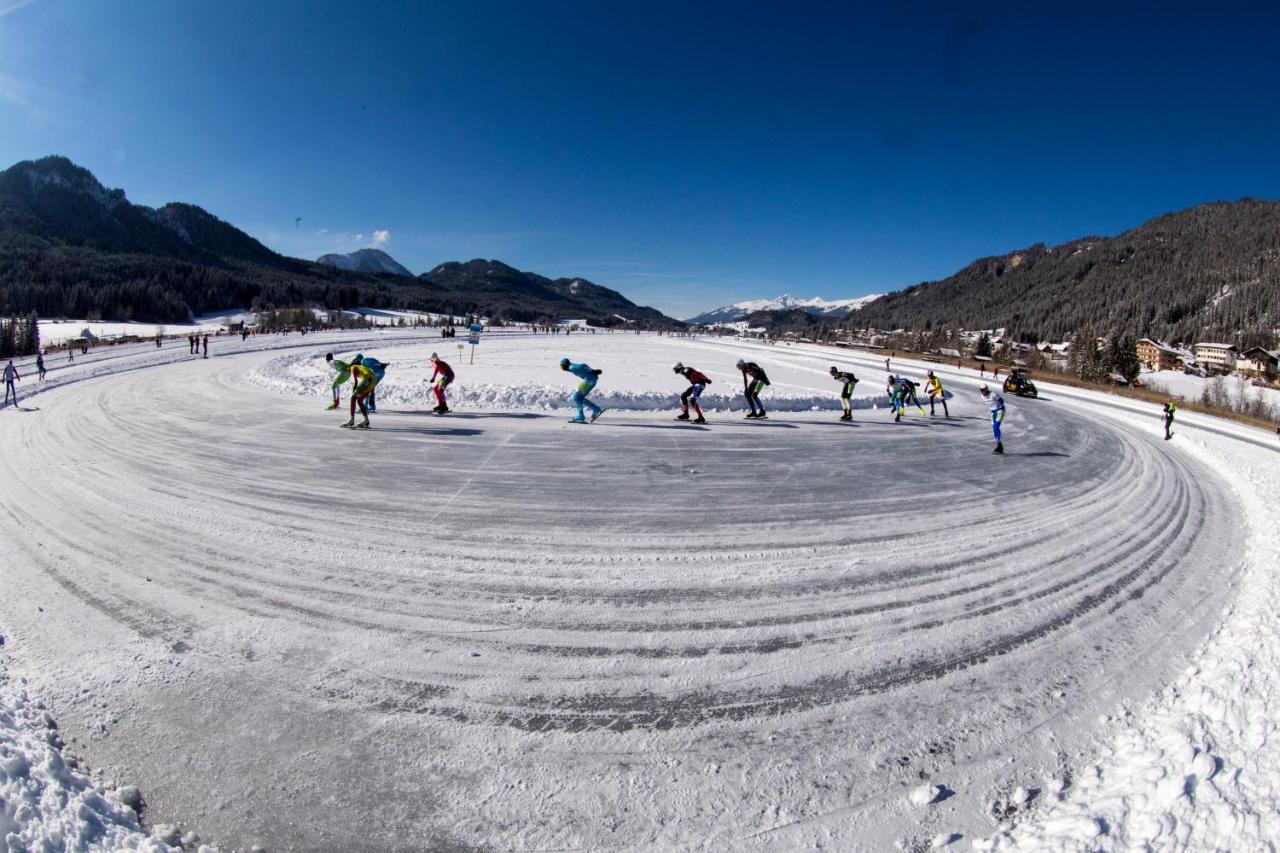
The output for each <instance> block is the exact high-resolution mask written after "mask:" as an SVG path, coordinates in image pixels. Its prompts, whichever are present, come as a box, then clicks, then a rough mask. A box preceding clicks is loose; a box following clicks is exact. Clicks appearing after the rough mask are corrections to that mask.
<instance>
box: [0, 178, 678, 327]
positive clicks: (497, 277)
mask: <svg viewBox="0 0 1280 853" xmlns="http://www.w3.org/2000/svg"><path fill="white" fill-rule="evenodd" d="M354 255H355V259H354V260H352V259H351V256H346V257H347V259H348V261H349V262H350V265H351V266H353V267H359V268H358V269H344V268H340V267H338V266H334V265H331V263H316V262H313V261H304V260H300V259H298V258H289V257H285V256H283V255H279V254H277V253H276V252H273V251H271V250H270V249H269V248H267V247H266V246H264V245H262V244H261V243H259V242H258V241H257V240H255V239H254V238H252V237H251V236H249V235H248V234H246V233H244V232H243V231H241V230H239V229H238V228H236V227H234V226H233V225H230V224H228V223H226V222H224V221H222V220H221V219H218V218H217V217H216V216H213V215H212V214H210V213H208V212H207V211H205V210H202V209H201V208H199V207H196V206H195V205H190V204H179V203H173V204H167V205H165V206H163V207H161V208H159V209H153V208H150V207H145V206H142V205H135V204H132V203H130V202H129V201H128V199H127V198H126V196H125V193H124V191H123V190H119V189H112V190H109V189H107V188H106V187H104V186H103V185H102V184H101V183H99V182H98V180H97V179H96V178H95V177H94V176H93V174H92V173H90V172H89V171H88V170H87V169H83V168H81V167H79V166H76V165H75V164H74V163H72V162H71V161H70V160H67V159H66V158H64V157H45V158H42V159H40V160H36V161H23V162H21V163H18V164H16V165H14V166H12V167H10V168H9V169H6V170H4V171H3V172H0V314H26V313H29V312H32V311H34V312H36V313H38V314H39V315H40V316H42V317H59V316H64V317H73V318H88V319H104V320H139V321H145V322H182V321H185V320H188V319H190V318H191V317H192V316H193V315H196V314H205V313H209V312H214V311H223V310H226V309H229V308H237V307H238V308H246V309H247V308H253V307H255V306H256V307H269V306H275V307H279V308H283V307H287V306H299V305H321V306H324V307H326V308H352V307H357V306H366V307H371V308H407V309H414V310H420V311H433V312H439V313H445V314H459V315H460V314H468V313H484V314H488V315H490V316H493V317H496V318H499V319H507V320H514V321H555V320H558V319H561V318H564V317H572V318H584V319H587V320H590V321H592V322H594V323H596V324H599V325H605V326H607V325H624V324H626V325H631V324H635V325H639V326H642V327H647V328H677V327H678V326H679V325H680V323H679V321H678V320H673V319H672V318H670V317H667V316H665V315H664V314H662V313H661V312H659V311H657V310H655V309H653V308H646V307H642V306H638V305H636V304H635V303H633V302H631V301H630V300H628V299H627V298H626V297H624V296H623V295H622V294H620V293H618V292H617V291H614V290H610V289H609V288H606V287H600V286H599V285H596V284H593V283H591V282H589V281H586V280H585V279H554V280H553V279H549V278H546V277H544V276H540V275H536V274H534V273H528V272H521V271H520V270H517V269H514V268H513V267H510V266H507V265H506V264H503V263H501V262H499V261H492V260H483V259H477V260H473V261H469V262H466V263H458V262H453V263H447V264H441V265H439V266H437V267H436V268H435V269H433V270H432V271H431V272H428V273H424V274H422V275H420V276H412V275H410V274H408V270H405V269H404V268H403V267H402V266H400V265H399V264H396V263H395V262H394V261H392V260H390V258H389V257H386V256H385V253H380V252H378V253H376V254H375V253H374V250H369V251H368V252H357V253H354ZM379 255H381V256H382V257H378V256H379ZM337 257H339V258H341V257H343V256H337ZM388 261H389V263H387V262H388ZM338 263H344V262H343V261H338ZM370 264H372V265H375V266H377V267H378V268H377V269H376V270H370V269H369V266H370ZM393 265H394V266H393Z"/></svg>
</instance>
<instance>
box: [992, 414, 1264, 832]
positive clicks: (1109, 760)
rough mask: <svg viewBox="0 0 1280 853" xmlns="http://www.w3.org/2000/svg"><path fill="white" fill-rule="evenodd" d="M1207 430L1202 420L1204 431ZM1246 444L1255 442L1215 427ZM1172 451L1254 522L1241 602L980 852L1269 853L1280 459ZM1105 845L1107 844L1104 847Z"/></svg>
mask: <svg viewBox="0 0 1280 853" xmlns="http://www.w3.org/2000/svg"><path fill="white" fill-rule="evenodd" d="M1205 420H1206V421H1208V420H1209V419H1205ZM1215 427H1216V428H1217V429H1219V430H1229V431H1231V432H1233V433H1237V434H1239V435H1240V436H1241V437H1242V438H1243V437H1246V436H1247V437H1248V438H1251V439H1253V440H1256V437H1257V436H1258V435H1260V434H1259V433H1258V432H1256V431H1249V430H1247V429H1246V428H1242V427H1236V426H1234V425H1227V424H1224V423H1223V422H1221V421H1216V422H1215ZM1174 447H1175V448H1176V450H1178V451H1182V452H1187V453H1190V454H1192V455H1195V456H1198V457H1200V458H1201V459H1203V460H1204V461H1205V462H1207V463H1208V464H1209V465H1211V466H1212V467H1214V468H1215V469H1216V470H1220V471H1231V472H1233V478H1232V479H1233V483H1234V485H1235V489H1236V491H1237V492H1238V494H1239V497H1240V500H1241V502H1242V503H1243V505H1244V507H1245V519H1247V520H1248V521H1249V529H1248V539H1247V546H1246V556H1245V562H1246V566H1245V569H1244V572H1243V574H1242V577H1241V580H1240V589H1239V592H1238V596H1237V599H1236V601H1235V602H1234V603H1233V604H1232V605H1231V606H1230V607H1229V609H1228V610H1227V611H1226V613H1225V614H1224V617H1223V620H1222V623H1221V625H1220V626H1219V627H1218V628H1217V629H1216V630H1215V631H1214V632H1213V634H1211V635H1210V636H1209V637H1208V638H1206V640H1205V641H1204V643H1203V644H1202V646H1201V647H1200V649H1199V650H1198V651H1197V653H1196V654H1195V656H1194V657H1193V659H1192V662H1191V665H1190V666H1189V668H1188V669H1187V670H1186V671H1185V672H1184V673H1183V675H1182V676H1181V677H1180V678H1178V679H1177V681H1175V682H1174V683H1173V684H1171V685H1170V686H1168V687H1167V688H1165V689H1164V690H1162V691H1161V692H1160V693H1158V694H1157V695H1155V696H1154V697H1152V698H1151V699H1150V700H1149V701H1148V702H1147V703H1146V704H1145V705H1143V706H1142V707H1140V708H1138V709H1136V710H1134V709H1125V710H1124V711H1123V712H1122V713H1121V714H1120V715H1119V716H1118V717H1117V718H1115V719H1109V720H1106V721H1104V722H1105V725H1106V726H1107V727H1109V729H1110V731H1109V732H1107V733H1106V734H1105V735H1104V738H1103V741H1104V743H1107V741H1109V743H1107V745H1106V746H1105V747H1104V748H1103V750H1102V752H1101V755H1102V756H1103V758H1102V760H1101V761H1099V763H1097V764H1096V765H1094V766H1092V767H1090V768H1088V769H1087V770H1086V771H1085V772H1083V773H1080V774H1079V775H1078V776H1077V778H1076V779H1075V780H1073V781H1072V783H1071V784H1069V785H1068V784H1065V783H1066V782H1067V781H1068V780H1050V781H1049V784H1048V785H1047V786H1046V787H1047V788H1048V789H1049V790H1050V791H1056V793H1054V794H1050V795H1049V798H1048V801H1047V802H1045V803H1044V804H1043V805H1041V807H1040V808H1039V809H1038V810H1036V811H1033V812H1031V813H1030V814H1029V815H1028V816H1027V817H1026V818H1025V819H1024V820H1023V821H1022V822H1020V823H1018V824H1017V825H1016V826H1012V825H1002V826H1001V827H1000V828H999V829H998V831H997V832H996V833H995V834H994V835H993V836H991V837H990V838H988V839H985V840H982V841H975V842H974V849H976V850H984V851H997V850H1000V851H1003V850H1076V849H1089V850H1092V849H1098V848H1099V847H1104V848H1106V849H1133V850H1143V849H1145V850H1168V849H1194V850H1209V849H1216V850H1274V849H1275V839H1276V826H1277V825H1278V822H1280V750H1278V749H1277V748H1276V747H1275V743H1276V728H1277V720H1276V716H1275V709H1276V708H1277V707H1280V620H1277V619H1276V615H1275V614H1276V613H1277V612H1278V611H1280V578H1277V576H1276V573H1275V567H1276V566H1277V564H1280V529H1277V526H1276V524H1275V507H1276V506H1277V505H1278V504H1280V470H1278V469H1280V459H1278V458H1277V455H1276V453H1275V451H1273V450H1269V449H1259V448H1258V447H1257V446H1256V445H1252V444H1245V443H1244V442H1241V441H1231V440H1223V439H1222V438H1219V437H1208V436H1207V435H1206V434H1205V433H1203V432H1198V431H1195V432H1193V431H1192V430H1190V429H1186V428H1184V429H1183V430H1182V431H1181V432H1180V434H1178V435H1175V445H1174ZM1104 837H1105V839H1106V840H1105V842H1104V841H1101V840H1100V839H1103V838H1104Z"/></svg>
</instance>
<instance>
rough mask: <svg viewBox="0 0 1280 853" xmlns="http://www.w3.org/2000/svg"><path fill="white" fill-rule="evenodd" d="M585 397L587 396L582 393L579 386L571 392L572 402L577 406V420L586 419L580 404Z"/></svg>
mask: <svg viewBox="0 0 1280 853" xmlns="http://www.w3.org/2000/svg"><path fill="white" fill-rule="evenodd" d="M586 399H587V396H586V395H585V394H583V393H582V389H581V388H579V389H578V390H577V391H574V392H573V404H574V405H575V406H577V407H578V420H580V421H585V420H586V419H587V416H586V414H584V413H583V411H582V404H583V403H584V402H585V401H586Z"/></svg>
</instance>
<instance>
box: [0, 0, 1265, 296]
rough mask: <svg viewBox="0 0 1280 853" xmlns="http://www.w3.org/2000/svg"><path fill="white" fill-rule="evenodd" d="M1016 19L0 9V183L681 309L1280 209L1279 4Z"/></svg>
mask: <svg viewBox="0 0 1280 853" xmlns="http://www.w3.org/2000/svg"><path fill="white" fill-rule="evenodd" d="M881 5H887V4H881ZM1030 6H1031V4H1022V8H1019V6H1016V5H988V6H976V5H975V6H970V7H968V8H967V9H962V8H961V7H960V5H959V4H941V3H939V4H906V5H902V6H901V7H900V8H898V9H897V10H896V11H885V10H883V9H876V8H874V7H872V6H870V4H869V5H868V8H865V9H858V8H856V6H855V4H850V3H813V4H803V3H800V4H795V3H793V4H781V3H771V4H753V3H692V4H691V3H671V4H662V3H645V4H633V5H627V4H608V3H600V2H598V0H597V2H583V3H567V2H566V3H555V2H524V3H485V2H451V3H405V4H394V3H379V4H368V5H366V4H357V3H329V2H288V1H287V0H285V1H284V2H281V0H273V2H270V3H260V2H254V3H248V2H244V3H242V2H229V0H221V2H202V0H184V2H173V0H169V2H147V0H128V2H124V3H107V2H69V0H0V165H5V166H7V165H8V164H10V163H13V162H16V161H18V160H23V159H28V158H33V157H38V156H42V155H45V154H52V153H58V154H65V155H66V156H69V157H71V158H72V159H73V160H75V161H76V162H77V163H79V164H81V165H83V166H86V167H87V168H89V169H91V170H92V171H93V172H94V173H95V174H96V175H97V176H98V177H99V179H101V180H102V181H103V183H105V184H107V185H108V186H113V187H123V188H124V189H125V190H126V191H127V192H128V194H129V197H130V198H131V199H132V200H134V201H136V202H140V203H144V204H153V205H154V204H162V203H164V202H166V201H175V200H180V201H189V202H192V203H195V204H199V205H201V206H203V207H205V208H207V209H208V210H210V211H211V212H213V213H215V214H217V215H218V216H220V217H222V218H224V219H226V220H228V221H230V222H232V223H233V224H235V225H237V226H239V227H241V228H243V229H245V230H246V231H248V232H249V233H251V234H253V235H254V236H255V237H258V238H259V239H261V240H263V241H264V242H265V243H267V244H268V245H269V246H271V247H272V248H274V249H276V250H277V251H281V252H284V253H286V254H291V255H296V256H299V257H309V258H314V257H316V256H317V255H319V254H321V253H323V252H327V251H350V250H353V249H356V248H360V247H362V246H369V245H375V244H377V245H381V247H382V248H384V249H386V250H387V251H388V252H390V253H391V254H392V255H393V256H394V257H396V258H397V259H398V260H399V261H401V262H402V263H404V264H405V265H406V266H408V267H409V268H410V269H412V270H413V271H414V272H421V271H423V270H426V269H429V268H431V267H432V266H434V265H435V264H437V263H439V262H441V261H445V260H466V259H469V258H473V257H486V258H498V259H500V260H503V261H506V262H507V263H510V264H512V265H514V266H518V267H520V268H522V269H528V270H533V271H536V272H540V273H542V274H545V275H550V276H562V275H563V276H583V277H586V278H590V279H592V280H593V281H596V282H598V283H600V284H604V285H607V286H610V287H615V288H617V289H619V290H621V291H623V292H624V293H625V294H627V295H628V296H629V297H631V298H633V299H635V300H636V301H638V302H642V303H645V304H652V305H654V306H656V307H658V308H661V309H663V310H665V311H668V312H669V313H672V314H675V315H677V316H688V315H690V314H692V313H695V312H697V311H698V310H701V309H704V308H709V307H712V306H715V305H719V304H722V303H725V302H730V301H737V300H739V299H744V298H751V297H763V296H774V295H777V294H778V293H781V292H784V291H789V292H792V293H794V294H797V295H804V296H810V295H820V296H824V297H826V298H840V297H851V296H857V295H861V294H865V293H871V292H881V291H884V290H889V289H895V288H899V287H903V286H906V285H909V284H913V283H916V282H918V281H922V280H929V279H935V278H941V277H944V276H946V275H949V274H951V273H952V272H954V271H955V270H957V269H958V268H960V267H962V266H963V265H965V264H966V263H968V262H969V261H971V260H973V259H975V258H977V257H980V256H983V255H990V254H996V253H1000V252H1005V251H1009V250H1012V249H1015V248H1019V247H1022V246H1025V245H1029V244H1031V243H1034V242H1037V241H1045V242H1049V243H1053V242H1060V241H1063V240H1067V239H1071V238H1074V237H1078V236H1084V235H1088V234H1111V233H1116V232H1118V231H1121V230H1124V229H1125V228H1128V227H1131V226H1134V225H1137V224H1139V223H1141V222H1142V221H1144V220H1146V219H1148V218H1150V217H1152V216H1155V215H1158V214H1160V213H1163V212H1165V211H1168V210H1172V209H1177V208H1181V207H1186V206H1189V205H1192V204H1196V203H1199V202H1203V201H1210V200H1215V199H1236V198H1240V197H1242V196H1246V195H1248V196H1255V197H1262V198H1269V199H1274V198H1276V197H1278V196H1280V156H1278V154H1277V152H1280V109H1278V108H1277V106H1276V102H1277V95H1278V94H1280V85H1278V84H1280V51H1278V50H1276V48H1275V44H1274V36H1275V33H1276V32H1280V13H1277V12H1259V11H1249V9H1248V7H1246V6H1239V7H1233V6H1231V5H1230V4H1217V5H1216V6H1215V7H1214V8H1215V10H1216V11H1215V12H1214V13H1212V14H1210V13H1206V12H1191V11H1181V10H1179V8H1178V7H1177V5H1176V4H1173V5H1161V6H1144V7H1136V6H1135V7H1132V8H1129V9H1125V8H1124V7H1121V6H1117V5H1115V4H1101V3H1098V4H1089V3H1075V4H1070V5H1069V7H1065V8H1064V10H1063V11H1060V12H1053V11H1043V10H1037V11H1035V12H1028V11H1026V9H1027V8H1030ZM1272 6H1273V7H1274V4H1272ZM298 217H301V221H300V222H297V218H298Z"/></svg>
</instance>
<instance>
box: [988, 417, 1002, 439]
mask: <svg viewBox="0 0 1280 853" xmlns="http://www.w3.org/2000/svg"><path fill="white" fill-rule="evenodd" d="M1003 419H1004V416H1003V415H1002V414H1001V413H1000V412H996V413H994V414H992V415H991V431H992V432H993V433H995V437H996V444H1003V443H1004V442H1003V441H1002V440H1001V439H1000V421H1002V420H1003Z"/></svg>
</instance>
